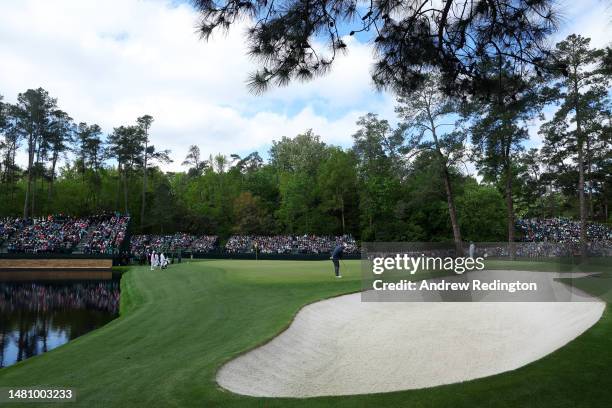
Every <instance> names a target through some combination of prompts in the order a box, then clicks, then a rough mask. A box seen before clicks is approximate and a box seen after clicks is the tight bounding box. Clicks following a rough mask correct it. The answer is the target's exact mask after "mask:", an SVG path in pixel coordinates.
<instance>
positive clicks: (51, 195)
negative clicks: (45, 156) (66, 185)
mask: <svg viewBox="0 0 612 408" xmlns="http://www.w3.org/2000/svg"><path fill="white" fill-rule="evenodd" d="M56 164H57V152H55V153H53V161H52V164H51V179H50V180H49V192H48V194H47V201H48V202H49V203H48V204H47V207H49V206H50V203H51V198H52V197H53V182H54V181H55V166H56Z"/></svg>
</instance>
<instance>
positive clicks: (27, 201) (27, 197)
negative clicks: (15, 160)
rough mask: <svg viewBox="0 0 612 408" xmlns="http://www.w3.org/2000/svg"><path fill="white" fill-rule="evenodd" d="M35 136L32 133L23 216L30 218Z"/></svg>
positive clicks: (29, 144)
mask: <svg viewBox="0 0 612 408" xmlns="http://www.w3.org/2000/svg"><path fill="white" fill-rule="evenodd" d="M33 144H34V136H32V135H30V140H29V143H28V182H27V184H26V192H25V200H24V203H23V218H28V213H29V212H28V210H29V208H30V194H31V192H32V167H33V166H34V146H33Z"/></svg>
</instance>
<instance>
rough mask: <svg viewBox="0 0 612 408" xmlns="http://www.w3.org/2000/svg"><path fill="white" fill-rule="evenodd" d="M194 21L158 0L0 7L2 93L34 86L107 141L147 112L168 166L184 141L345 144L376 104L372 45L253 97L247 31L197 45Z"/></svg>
mask: <svg viewBox="0 0 612 408" xmlns="http://www.w3.org/2000/svg"><path fill="white" fill-rule="evenodd" d="M196 23H197V15H196V14H195V13H194V11H193V10H192V9H191V7H190V6H189V5H186V4H180V5H172V4H171V2H170V1H163V0H158V1H137V0H111V1H105V2H94V1H80V0H62V1H53V2H49V1H44V0H24V1H19V2H7V1H5V2H0V38H2V39H3V40H2V42H1V43H0V61H2V63H0V93H2V94H3V95H4V96H5V98H6V100H8V101H14V100H15V98H16V95H17V93H19V92H23V91H24V90H26V89H28V88H34V87H38V86H42V87H44V88H45V89H47V90H48V91H49V92H50V93H51V95H52V96H54V97H57V98H58V100H59V105H60V107H61V108H62V109H64V110H66V111H67V112H69V113H70V114H71V115H72V116H73V117H74V118H75V120H77V121H86V122H89V123H98V124H100V125H101V126H102V127H103V129H104V131H105V132H111V131H112V128H113V127H114V126H118V125H121V124H128V123H132V122H133V121H134V120H135V119H136V117H138V116H140V115H142V114H145V113H148V114H151V115H152V116H153V117H154V118H155V123H154V126H153V128H152V139H153V143H155V144H156V145H159V147H163V148H170V149H172V151H173V154H172V156H173V157H174V158H175V163H174V164H172V165H170V166H168V169H178V163H180V162H181V161H182V158H183V157H184V154H185V152H186V150H187V146H188V145H189V144H197V145H199V146H200V147H201V149H202V150H203V151H204V152H206V153H217V152H221V153H225V154H229V153H233V152H238V153H247V152H250V151H252V150H255V149H259V150H260V151H261V152H262V153H264V152H265V150H267V148H268V146H269V145H270V143H271V141H272V140H273V139H277V138H280V137H281V136H282V135H295V134H297V133H299V132H303V131H304V130H306V129H308V128H313V129H314V130H315V131H316V132H317V133H319V134H320V135H321V136H322V138H323V139H324V140H325V141H328V142H333V143H344V144H345V143H348V142H349V140H350V135H351V134H352V132H353V131H354V122H355V120H356V118H357V117H358V116H359V115H361V114H364V113H365V112H367V111H374V110H376V109H377V108H379V107H380V104H381V103H384V101H385V98H384V96H381V95H378V94H376V93H375V92H374V91H373V90H372V87H371V84H370V76H369V71H368V70H369V66H370V61H371V59H372V58H371V51H370V48H369V47H368V46H367V45H365V44H360V43H358V42H357V41H355V40H354V39H350V40H349V41H350V49H349V53H348V55H347V56H345V57H341V58H340V59H339V60H338V63H337V66H335V67H334V69H333V71H332V72H331V73H330V75H328V76H325V77H323V78H319V79H317V80H315V81H312V82H310V83H307V84H301V83H295V84H292V85H291V86H289V87H286V88H281V89H274V90H272V91H271V92H268V93H267V94H265V95H264V96H262V97H257V96H254V95H251V94H249V93H248V90H247V88H246V86H245V80H246V78H247V74H248V72H250V71H252V70H254V69H255V65H254V64H253V62H252V61H250V60H249V58H248V57H247V56H246V53H245V45H244V37H243V33H244V30H245V27H246V26H245V25H244V24H243V25H240V26H237V27H234V28H233V29H232V30H231V31H230V32H229V34H227V35H223V34H217V35H215V36H214V38H213V39H212V40H211V41H209V42H204V41H202V40H200V39H199V38H198V35H197V33H196Z"/></svg>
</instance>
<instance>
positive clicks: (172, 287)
mask: <svg viewBox="0 0 612 408" xmlns="http://www.w3.org/2000/svg"><path fill="white" fill-rule="evenodd" d="M511 265H512V264H511V263H500V264H498V265H497V266H498V267H500V268H508V269H510V268H511ZM514 265H516V266H517V268H516V269H521V270H526V269H533V270H546V269H547V268H548V266H546V265H544V266H542V264H537V263H527V262H522V263H516V264H514ZM593 269H594V270H604V272H603V273H602V274H601V275H599V276H596V277H589V278H582V279H575V280H574V282H573V284H574V285H575V286H577V287H579V288H581V289H583V290H586V291H588V292H590V293H593V294H595V295H598V296H600V297H602V299H604V300H605V301H606V302H608V303H609V302H612V296H611V295H610V294H611V293H612V291H611V289H612V271H610V268H609V266H607V265H600V267H595V268H593ZM343 276H344V277H343V278H342V279H335V278H334V277H333V272H332V268H331V265H330V262H329V261H239V260H208V261H194V262H184V263H182V264H179V265H172V266H171V267H170V268H169V269H168V270H164V271H159V270H156V271H150V270H149V269H148V267H133V268H131V269H129V271H128V272H126V273H124V275H123V277H122V280H121V316H120V317H119V318H117V319H115V320H114V321H112V322H111V323H109V324H107V325H106V326H104V327H102V328H100V329H98V330H94V331H92V332H90V333H88V334H86V335H84V336H82V337H79V338H77V339H75V340H74V341H71V342H69V343H67V344H66V345H64V346H61V347H59V348H57V349H54V350H52V351H50V352H47V353H44V354H42V355H39V356H36V357H33V358H30V359H27V360H25V361H22V362H20V363H18V364H15V365H14V366H10V367H8V368H3V369H0V387H27V386H47V387H50V386H53V387H70V388H73V389H75V390H76V394H77V396H76V398H77V401H76V403H75V402H67V403H65V404H64V405H66V406H70V407H76V406H78V407H81V406H82V407H96V406H104V407H106V406H109V407H141V406H142V407H145V406H146V407H189V406H197V407H283V408H286V407H324V406H325V407H327V406H329V407H331V406H333V407H449V406H452V407H469V408H473V407H485V406H486V407H604V406H609V403H610V389H611V387H612V368H611V367H612V314H611V312H610V308H609V307H608V308H607V309H606V311H605V312H604V314H603V316H602V318H601V320H600V321H599V322H598V323H597V324H596V325H595V326H594V327H592V328H591V329H589V330H588V331H587V332H586V333H584V334H583V335H581V336H580V337H578V338H577V339H576V340H574V341H572V342H571V343H569V344H568V345H566V346H565V347H563V348H562V349H560V350H558V351H556V352H554V353H552V354H550V355H548V356H546V357H545V358H543V359H541V360H538V361H536V362H534V363H532V364H529V365H527V366H525V367H522V368H520V369H518V370H515V371H512V372H507V373H503V374H499V375H495V376H492V377H487V378H483V379H478V380H474V381H469V382H464V383H459V384H452V385H445V386H440V387H435V388H429V389H421V390H413V391H403V392H394V393H387V394H372V395H357V396H348V397H320V398H311V399H286V398H285V399H272V398H269V399H264V398H253V397H245V396H241V395H235V394H232V393H230V392H228V391H225V390H223V389H221V388H219V387H218V386H217V384H216V382H215V374H216V372H217V370H218V369H219V367H220V366H221V365H222V364H223V363H225V362H226V361H228V360H230V359H231V358H233V357H235V356H237V355H239V354H241V353H244V352H245V351H248V350H250V349H252V348H253V347H255V346H257V345H260V344H262V343H264V342H266V341H268V340H270V339H271V338H273V337H274V336H276V335H277V334H278V333H279V332H280V331H282V330H283V329H284V328H286V327H288V325H289V324H290V323H291V320H292V318H293V316H294V315H295V314H296V313H297V312H298V311H299V309H300V308H301V307H302V306H304V305H306V304H308V303H311V302H315V301H317V300H320V299H323V298H327V297H331V296H336V295H340V294H344V293H349V292H355V291H358V290H359V289H360V287H361V281H360V278H361V272H360V265H359V261H347V262H346V265H345V268H344V270H343ZM458 347H461V345H458ZM415 352H418V350H415ZM356 357H357V358H358V356H356ZM43 405H44V404H41V403H36V404H35V406H43ZM58 405H62V404H59V403H51V404H49V406H58ZM10 406H19V404H10Z"/></svg>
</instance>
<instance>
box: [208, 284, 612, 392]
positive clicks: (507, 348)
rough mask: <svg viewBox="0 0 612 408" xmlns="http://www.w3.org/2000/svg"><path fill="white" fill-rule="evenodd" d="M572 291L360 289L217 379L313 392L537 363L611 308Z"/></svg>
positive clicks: (459, 377)
mask: <svg viewBox="0 0 612 408" xmlns="http://www.w3.org/2000/svg"><path fill="white" fill-rule="evenodd" d="M487 273H491V272H487ZM498 273H503V272H498ZM523 273H529V272H523ZM538 274H542V272H539V273H538ZM547 275H548V276H549V277H550V279H552V278H554V277H556V276H558V274H553V273H550V274H548V273H547ZM541 276H542V275H540V277H541ZM564 276H567V275H564ZM555 285H558V287H556V288H555V290H559V291H563V290H566V291H572V289H571V288H570V287H568V286H565V285H563V284H561V283H555ZM573 293H574V296H575V297H576V296H577V297H583V300H588V301H578V302H556V303H534V302H531V303H518V302H513V303H510V302H503V303H500V302H477V303H443V302H402V303H363V302H361V297H360V294H352V295H346V296H341V297H337V298H333V299H328V300H324V301H321V302H317V303H314V304H311V305H308V306H306V307H304V308H303V309H302V310H301V311H300V312H299V313H298V315H297V316H296V318H295V320H294V321H293V323H292V324H291V326H290V327H289V328H288V329H287V330H286V331H284V332H283V333H281V334H280V335H279V336H278V337H276V338H274V339H273V340H272V341H271V342H269V343H267V344H265V345H264V346H262V347H259V348H257V349H255V350H253V351H250V352H248V353H246V354H244V355H242V356H240V357H238V358H236V359H235V360H232V361H230V362H229V363H227V364H226V365H225V366H223V367H222V368H221V370H220V371H219V373H218V376H217V381H218V383H219V384H220V385H221V386H222V387H224V388H226V389H228V390H230V391H232V392H235V393H238V394H245V395H253V396H269V397H314V396H322V395H350V394H367V393H377V392H389V391H398V390H407V389H416V388H425V387H432V386H436V385H441V384H450V383H455V382H460V381H466V380H471V379H475V378H480V377H485V376H489V375H493V374H497V373H501V372H504V371H509V370H513V369H516V368H518V367H521V366H523V365H525V364H528V363H530V362H532V361H534V360H537V359H539V358H541V357H543V356H545V355H547V354H549V353H551V352H553V351H554V350H556V349H558V348H560V347H562V346H563V345H565V344H567V343H568V342H570V341H571V340H573V339H574V338H576V337H577V336H579V335H580V334H581V333H583V332H584V331H585V330H587V329H588V328H589V327H591V326H592V325H593V324H595V322H597V320H599V318H600V317H601V315H602V313H603V310H604V308H605V304H604V303H603V302H601V301H598V300H595V299H593V298H590V297H588V295H586V294H584V293H577V292H576V291H573Z"/></svg>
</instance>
